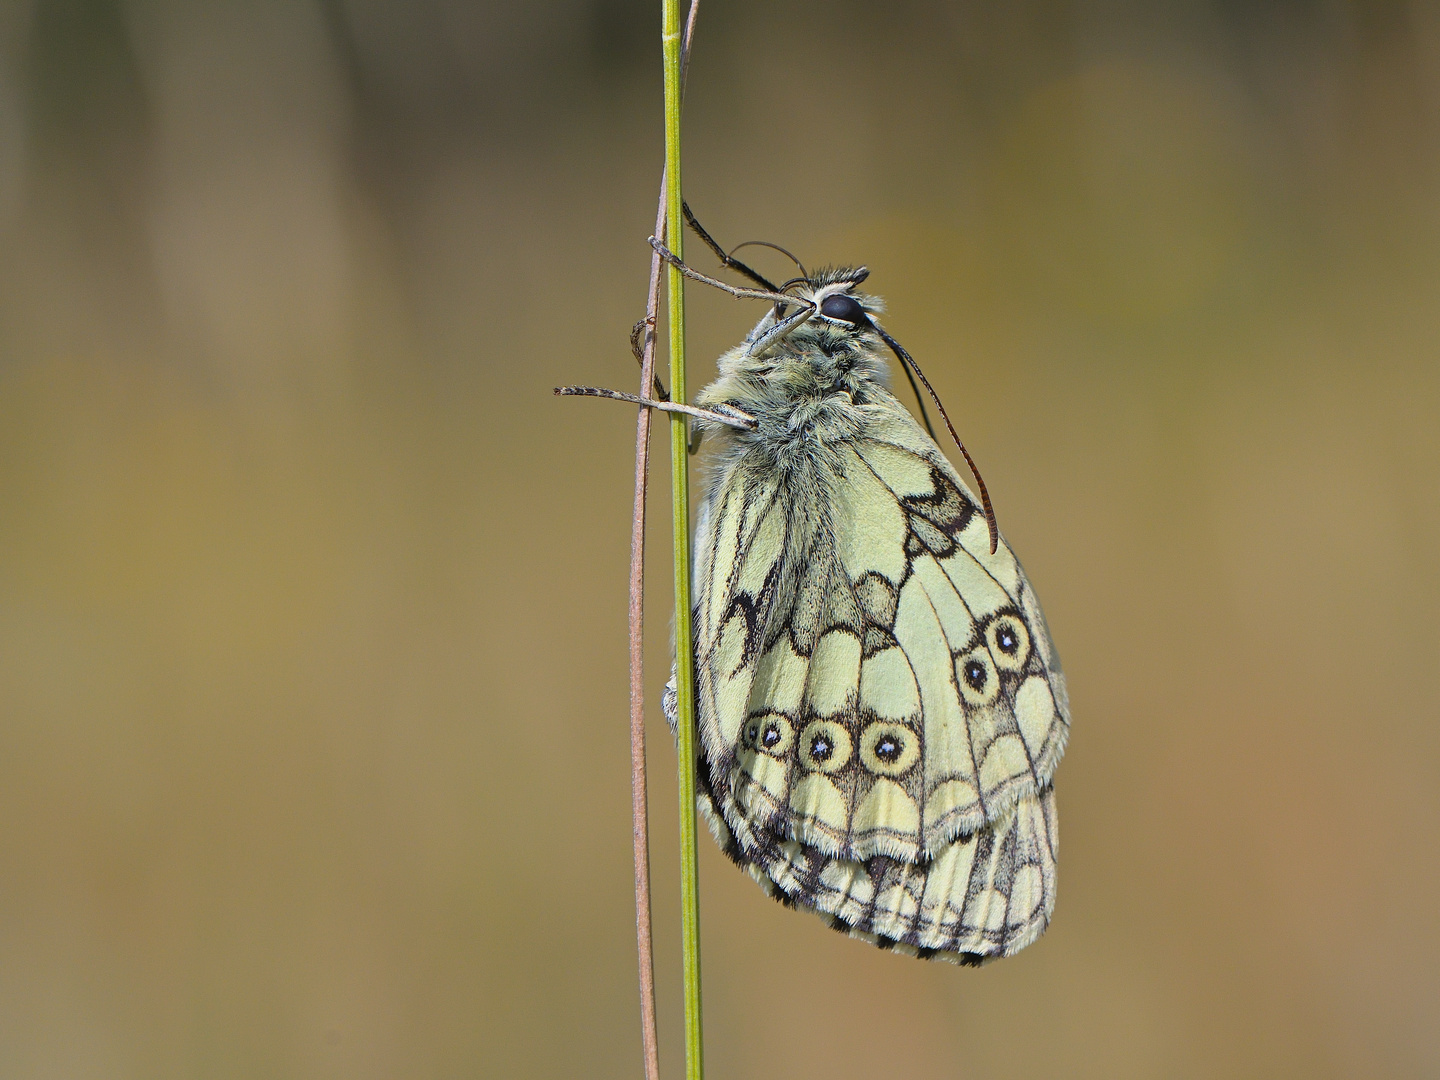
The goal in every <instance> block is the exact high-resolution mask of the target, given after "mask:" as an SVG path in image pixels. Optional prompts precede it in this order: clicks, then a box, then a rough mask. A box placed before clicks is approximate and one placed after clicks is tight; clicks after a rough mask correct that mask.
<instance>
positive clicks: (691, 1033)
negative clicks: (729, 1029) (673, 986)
mask: <svg viewBox="0 0 1440 1080" xmlns="http://www.w3.org/2000/svg"><path fill="white" fill-rule="evenodd" d="M662 6H663V18H662V25H661V36H660V40H661V47H662V50H663V54H664V59H665V207H666V213H665V219H666V221H667V222H671V223H674V224H675V225H676V226H677V227H676V228H674V229H669V230H667V232H666V238H667V240H668V242H669V244H670V249H671V250H672V251H674V252H675V254H676V256H678V257H683V252H682V251H681V250H680V245H681V244H682V242H683V239H684V235H685V229H684V226H683V225H681V224H680V223H681V222H683V221H684V220H685V218H684V214H683V212H682V209H681V206H682V203H681V197H680V0H662ZM667 270H668V273H667V274H666V278H667V284H668V289H667V293H666V299H667V305H666V311H667V314H668V325H669V332H670V398H671V400H672V401H685V400H686V392H685V279H684V278H683V277H682V276H681V275H680V271H679V270H678V269H677V268H676V267H675V265H674V264H673V263H671V264H669V265H668V266H667ZM687 436H688V426H687V422H686V419H685V417H684V416H683V415H681V414H679V413H671V414H670V475H671V509H672V512H673V522H672V524H673V528H674V538H675V688H676V712H675V722H676V728H677V731H678V735H679V738H678V743H679V745H678V748H677V755H676V756H677V757H678V758H679V768H678V772H679V788H680V927H681V930H680V932H681V941H680V944H681V957H682V964H683V971H682V974H683V979H684V991H685V1076H686V1080H703V1077H704V1075H705V1059H704V1044H703V1040H702V1030H701V1019H700V890H699V885H700V875H699V867H698V866H697V862H696V857H697V852H696V835H695V833H696V830H695V824H696V823H695V670H694V669H695V659H694V652H693V647H692V643H691V640H690V473H689V466H690V462H689V438H688V437H687Z"/></svg>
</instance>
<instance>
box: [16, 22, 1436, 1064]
mask: <svg viewBox="0 0 1440 1080" xmlns="http://www.w3.org/2000/svg"><path fill="white" fill-rule="evenodd" d="M658 18H659V5H658V4H654V3H643V4H642V3H631V2H630V0H557V2H553V3H549V4H544V5H539V4H522V3H518V2H515V3H509V4H485V3H478V4H477V3H459V2H447V0H411V2H409V3H398V2H394V0H391V2H385V0H328V2H318V0H317V2H309V3H306V2H297V0H292V2H288V3H279V2H273V0H245V2H239V0H230V2H212V3H206V4H186V3H179V2H165V0H132V2H128V3H125V2H117V0H48V2H42V0H6V2H4V3H3V4H0V1075H3V1076H5V1077H15V1078H32V1077H33V1078H41V1077H44V1078H51V1077H56V1078H77V1080H84V1078H91V1077H94V1078H112V1077H119V1078H129V1077H136V1078H140V1077H144V1078H150V1077H157V1078H171V1077H173V1078H191V1077H205V1078H211V1077H215V1078H222V1077H223V1078H231V1077H233V1078H249V1077H261V1076H263V1077H279V1078H290V1077H295V1078H310V1077H315V1078H323V1077H345V1078H351V1077H354V1078H367V1077H375V1078H389V1077H474V1076H484V1077H576V1076H584V1077H610V1076H615V1077H631V1076H636V1075H638V1070H639V1049H638V1011H637V1006H636V1000H635V992H634V986H635V962H634V953H633V949H634V940H633V922H632V918H633V915H632V906H631V878H630V854H629V852H630V847H629V845H630V834H629V828H630V821H629V788H628V775H627V771H626V762H627V753H628V751H627V741H626V738H627V737H626V720H625V686H626V681H625V680H626V676H625V667H624V664H625V621H624V603H625V566H626V558H627V536H628V520H629V506H630V473H631V467H632V465H631V453H632V437H633V431H634V413H633V411H632V410H631V409H630V407H628V406H620V405H614V404H609V403H601V402H584V401H558V400H556V399H554V398H553V397H551V396H550V388H551V387H552V386H554V385H556V384H558V383H565V382H588V383H599V384H605V385H614V386H619V387H622V388H624V389H633V388H634V385H633V384H634V383H635V381H636V376H635V367H634V362H633V361H632V360H631V359H630V357H629V354H628V348H627V345H626V335H627V334H628V332H629V328H630V325H631V323H632V322H633V321H634V320H635V319H636V318H637V317H638V316H639V314H640V313H641V308H642V305H643V299H644V277H645V272H646V267H647V265H648V258H647V257H648V249H647V248H646V247H645V244H644V238H645V236H646V235H647V234H648V232H649V231H650V228H651V225H652V222H653V215H654V208H655V193H656V185H657V182H658V175H659V165H660V159H661V140H660V135H661V130H660V123H661V114H660V76H659V49H658ZM687 124H688V128H687V143H686V159H685V162H686V172H685V180H686V190H687V195H688V197H689V200H690V202H691V204H692V205H693V206H694V207H695V208H696V210H697V212H699V213H700V214H701V216H702V219H703V220H705V221H706V223H707V224H708V226H709V228H710V229H711V230H712V231H713V232H714V233H715V234H716V235H717V236H718V237H720V238H721V240H722V241H723V242H725V243H727V244H735V243H738V242H739V241H741V240H744V239H751V238H764V239H768V240H773V241H776V242H779V243H783V244H785V245H787V246H789V247H791V248H792V249H793V250H794V251H796V252H797V253H798V254H800V255H801V257H802V258H804V259H805V260H807V261H808V262H809V263H810V264H811V265H814V264H816V263H823V262H827V261H847V262H865V263H867V264H868V265H869V266H870V267H871V268H872V271H873V276H872V278H871V285H872V286H873V288H874V290H875V291H876V292H879V293H881V294H883V295H885V296H886V297H887V298H888V300H889V303H890V315H889V322H888V325H889V326H890V328H891V329H892V330H893V331H894V332H895V334H896V335H897V336H898V337H899V339H900V340H901V341H903V342H904V343H905V344H906V345H907V346H908V348H909V349H910V350H911V351H912V352H913V353H914V354H915V355H916V356H917V357H918V358H919V359H920V361H921V363H922V364H923V365H924V366H925V369H926V371H927V372H928V374H929V375H930V378H931V379H932V380H933V382H934V383H935V384H936V386H937V388H938V389H939V391H940V393H941V394H942V396H943V397H944V398H945V400H946V401H947V403H948V405H949V408H950V411H951V413H952V414H953V415H954V416H955V417H956V420H957V422H958V423H959V424H960V427H961V430H962V432H963V433H964V435H965V437H966V440H967V442H968V443H969V445H970V446H971V448H972V449H973V450H974V452H975V454H976V456H977V458H978V460H979V462H980V464H981V466H982V467H983V469H984V471H985V476H986V478H987V480H988V482H989V484H990V487H991V490H992V491H993V492H994V494H995V499H996V505H997V508H998V511H999V515H1000V521H1001V523H1002V526H1003V528H1004V529H1005V531H1006V534H1007V536H1008V537H1009V538H1010V540H1011V542H1012V543H1013V544H1014V545H1015V547H1016V549H1017V550H1018V551H1019V552H1020V553H1021V555H1022V557H1023V558H1024V560H1025V563H1026V566H1027V568H1028V570H1029V571H1030V574H1031V577H1032V579H1033V580H1034V582H1035V584H1036V586H1037V588H1038V591H1039V593H1040V595H1041V597H1042V598H1043V600H1044V602H1045V605H1046V609H1047V612H1048V614H1049V618H1050V622H1051V625H1052V628H1053V630H1054V633H1055V637H1056V639H1057V642H1058V644H1059V646H1060V651H1061V653H1062V654H1063V656H1064V658H1065V663H1066V668H1067V671H1068V673H1069V677H1070V680H1071V683H1070V685H1071V690H1072V701H1073V707H1074V717H1075V726H1074V734H1073V738H1072V741H1071V749H1070V752H1069V754H1068V757H1067V759H1066V761H1065V763H1064V765H1063V766H1062V768H1061V770H1060V773H1059V783H1058V790H1059V801H1060V807H1061V819H1062V824H1063V828H1062V832H1063V836H1064V843H1063V846H1062V860H1061V885H1060V899H1059V905H1058V909H1057V913H1056V918H1055V922H1054V924H1053V926H1052V927H1051V929H1050V931H1049V933H1048V934H1047V935H1046V936H1045V937H1044V938H1043V939H1042V940H1041V941H1040V942H1039V943H1038V944H1036V945H1035V946H1033V947H1031V948H1030V949H1028V950H1026V951H1025V952H1024V953H1023V954H1022V955H1020V956H1019V957H1017V958H1015V959H1012V960H1007V961H1005V962H1003V963H1000V964H997V965H993V966H991V967H988V968H985V969H983V970H978V971H976V970H958V969H955V968H952V967H949V966H942V965H927V964H923V963H920V962H917V961H914V960H909V959H906V958H902V957H896V956H890V955H884V954H881V953H879V952H877V951H875V950H872V949H870V948H868V947H866V946H863V945H861V944H859V943H855V942H851V941H849V940H847V939H844V938H842V937H840V936H838V935H835V934H833V933H832V932H830V931H828V930H825V929H824V928H823V927H822V926H821V925H820V924H819V923H818V921H816V920H814V919H812V918H809V917H807V916H804V915H801V914H797V913H792V912H787V911H785V910H783V909H781V908H780V907H779V906H778V905H776V904H774V903H772V902H771V901H768V900H766V899H765V898H764V897H763V896H762V895H761V894H760V892H759V890H758V889H756V888H755V886H754V885H753V884H752V883H750V882H749V881H748V880H747V879H745V878H743V877H742V876H741V875H740V874H739V873H738V872H736V871H734V870H733V869H732V868H731V867H730V866H729V865H728V864H726V863H724V862H723V860H722V859H721V857H720V856H719V854H718V852H717V851H716V850H715V849H714V847H713V845H711V844H710V842H709V841H708V839H707V840H705V841H704V848H703V851H702V864H701V873H702V879H703V880H702V900H703V919H704V926H703V930H704V944H705V949H706V952H705V994H706V1006H707V1013H706V1024H707V1029H706V1030H707V1035H708V1043H707V1050H708V1065H709V1072H710V1075H711V1076H712V1077H715V1078H761V1077H781V1076H783V1077H792V1076H793V1077H825V1078H843V1077H873V1076H877V1075H881V1076H895V1077H902V1076H903V1077H912V1076H913V1077H1031V1076H1033V1077H1054V1076H1094V1077H1211V1076H1257V1077H1258V1076H1305V1077H1312V1078H1313V1077H1321V1078H1323V1077H1352V1076H1353V1077H1420V1076H1436V1075H1440V916H1437V893H1440V855H1437V846H1440V764H1437V755H1440V574H1437V569H1436V555H1437V548H1440V302H1437V286H1440V9H1437V8H1436V7H1435V6H1434V5H1433V4H1430V3H1425V2H1423V0H1415V2H1411V3H1405V2H1401V0H1396V2H1378V0H1377V2H1363V3H1362V2H1351V3H1347V2H1344V0H1327V2H1320V0H1315V2H1307V0H1283V2H1282V0H1257V2H1252V3H1224V2H1215V3H1200V2H1180V3H1172V4H1142V3H1123V2H1118V0H1116V2H1110V3H1095V4H1071V5H1064V4H1054V3H1050V4H1047V3H1039V2H1033V0H1032V2H1024V3H1016V4H986V3H979V2H969V3H953V4H941V3H923V2H919V0H916V2H903V3H888V4H861V3H856V2H852V0H835V2H830V3H825V4H819V3H812V4H804V3H794V2H787V3H783V4H778V5H777V4H769V3H760V2H758V0H739V2H734V3H718V2H715V0H706V6H705V7H703V8H702V12H701V17H700V26H699V31H698V37H697V44H696V51H695V57H694V62H693V65H692V69H691V83H690V91H689V97H688V102H687ZM691 250H692V252H695V253H696V254H697V260H696V261H697V262H698V263H700V264H701V265H705V261H704V260H703V259H700V258H699V257H698V256H699V254H700V252H699V248H698V245H696V246H692V248H691ZM756 258H757V262H759V263H760V264H761V265H762V266H766V267H768V268H770V269H772V270H773V271H774V272H777V273H781V272H784V270H783V266H782V265H780V264H779V263H776V264H775V265H773V266H772V265H771V264H770V263H769V262H767V261H766V260H767V259H770V258H771V256H769V255H766V254H764V253H763V252H762V253H760V254H759V255H757V257H756ZM690 297H691V304H690V313H691V319H692V331H691V336H690V345H691V349H692V355H693V356H694V358H695V359H694V364H695V375H694V382H695V383H696V385H697V386H698V385H699V384H700V383H701V382H702V381H703V380H704V379H705V378H708V375H709V372H711V371H713V359H712V358H713V357H714V356H715V355H717V354H718V353H719V352H720V351H721V350H722V349H724V348H725V347H727V346H728V345H729V344H731V343H733V342H734V341H735V340H736V339H737V338H738V337H739V335H740V334H741V333H742V332H743V331H744V329H745V328H746V327H747V326H748V325H749V323H750V321H751V320H753V319H754V318H756V317H758V312H757V311H755V310H753V309H751V308H749V307H746V306H741V305H737V304H735V303H734V302H733V301H730V300H728V299H727V298H724V297H720V296H717V295H714V294H712V293H710V292H709V291H701V290H695V289H692V290H691V292H690ZM663 445H664V444H663V443H661V444H660V447H661V456H660V459H659V460H660V463H661V472H660V476H661V482H660V483H659V484H658V486H657V491H656V493H655V494H656V501H655V502H654V506H655V508H656V511H657V512H656V514H655V516H654V517H652V522H653V525H654V527H653V528H652V533H651V535H652V548H651V550H652V554H653V555H654V559H653V562H652V568H653V575H654V576H653V582H654V584H653V587H652V589H651V593H650V605H651V612H652V618H651V624H650V630H651V634H650V650H649V681H650V683H651V685H652V686H653V687H655V688H657V689H658V686H659V684H660V683H661V682H662V681H663V677H664V675H665V672H666V669H668V666H669V662H668V656H667V631H668V619H667V617H666V615H665V607H666V605H667V604H668V603H669V589H668V586H667V581H668V568H667V565H666V562H665V551H666V542H667V536H668V532H667V527H666V524H665V522H666V518H665V513H664V506H665V501H666V500H667V499H668V495H667V491H666V485H665V483H664V482H663V478H664V473H663V461H664V457H663ZM653 719H654V722H653V725H652V728H651V742H650V745H651V750H652V753H651V758H652V761H653V766H654V780H653V786H652V807H653V819H654V830H655V858H654V864H655V874H656V894H655V902H656V910H657V920H658V925H657V933H658V946H657V947H658V974H659V984H660V994H661V1000H660V1009H661V1017H660V1019H661V1024H662V1029H663V1046H662V1064H663V1067H664V1068H665V1070H666V1073H667V1075H670V1076H676V1075H678V1070H679V1068H680V1064H681V1060H680V1059H681V1054H680V1045H679V1041H678V1032H679V1019H680V1018H679V1008H678V1000H679V979H678V967H679V957H678V949H677V934H678V925H677V906H678V898H677V894H678V889H677V886H676V866H675V820H676V817H675V796H674V787H673V779H672V777H673V770H674V754H673V751H672V749H671V744H670V738H669V734H668V732H667V731H666V730H665V727H664V724H663V721H661V720H660V719H659V716H658V710H656V715H655V717H654V718H653Z"/></svg>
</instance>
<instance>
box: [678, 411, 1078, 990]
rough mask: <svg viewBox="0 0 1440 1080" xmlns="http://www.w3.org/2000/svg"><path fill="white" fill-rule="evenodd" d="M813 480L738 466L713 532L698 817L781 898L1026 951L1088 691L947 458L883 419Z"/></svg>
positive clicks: (895, 936)
mask: <svg viewBox="0 0 1440 1080" xmlns="http://www.w3.org/2000/svg"><path fill="white" fill-rule="evenodd" d="M870 433H871V435H872V437H870V438H867V439H860V440H855V441H854V442H852V443H849V444H847V445H845V446H844V447H842V448H840V449H839V450H838V451H837V453H836V454H835V456H834V461H833V464H831V465H830V466H829V471H828V472H826V473H825V474H824V475H822V476H819V477H818V478H817V477H814V476H812V477H807V478H805V480H804V482H803V483H798V484H797V483H796V482H795V481H793V479H792V480H790V481H788V482H787V481H786V480H784V479H777V478H776V473H775V471H774V470H770V471H769V472H765V471H763V470H756V471H755V472H754V473H753V474H750V473H746V472H745V471H744V462H743V461H732V462H731V463H730V464H729V466H728V470H727V471H726V472H722V473H721V474H720V475H719V476H717V478H716V481H715V483H714V484H713V485H712V488H711V492H710V496H709V497H708V498H707V500H706V503H705V505H704V507H703V508H702V514H701V519H700V523H699V526H698V527H697V544H696V570H695V573H696V596H697V604H696V608H695V616H694V617H695V647H696V661H697V663H696V679H697V686H696V690H697V695H696V701H697V722H698V725H699V733H700V742H699V745H700V754H701V761H700V766H701V776H702V784H701V795H700V809H701V811H702V812H703V813H704V815H705V817H706V819H707V821H708V822H709V824H710V827H711V829H712V831H713V832H714V833H715V835H716V838H717V840H719V841H720V843H721V846H722V847H723V848H724V849H725V850H726V852H727V854H729V855H730V857H731V858H732V859H734V860H735V861H736V862H737V863H740V864H741V865H742V866H744V867H745V868H746V869H747V870H748V871H749V872H750V873H751V874H752V875H753V876H754V877H755V878H756V879H757V880H758V881H760V882H761V884H762V885H763V886H765V887H766V889H767V891H769V892H771V893H772V895H775V896H776V897H777V898H779V899H782V900H784V901H786V902H788V903H793V904H796V905H799V906H804V907H808V908H811V909H813V910H814V911H816V912H817V913H819V914H820V915H822V917H824V918H826V919H827V921H829V922H831V923H832V925H835V926H836V928H837V929H842V930H846V931H848V932H850V933H852V934H854V935H855V936H859V937H865V938H866V939H867V940H874V941H876V942H878V943H881V944H886V945H888V946H890V947H894V948H899V949H902V950H906V951H915V952H917V953H918V954H921V955H925V956H936V957H942V958H948V959H952V960H961V961H970V962H978V961H979V960H981V959H984V958H987V957H993V956H1000V955H1009V954H1011V953H1013V952H1015V951H1017V950H1018V949H1020V948H1023V947H1024V946H1025V945H1026V944H1028V943H1029V942H1031V941H1033V940H1034V939H1035V938H1036V937H1037V936H1038V935H1039V934H1040V933H1041V932H1042V931H1043V930H1044V928H1045V925H1046V924H1047V923H1048V921H1049V918H1050V913H1051V911H1052V910H1053V906H1054V899H1055V852H1056V843H1057V839H1056V825H1055V806H1054V791H1053V787H1052V778H1053V773H1054V770H1055V767H1056V765H1057V764H1058V763H1059V760H1060V757H1061V755H1062V754H1063V752H1064V747H1065V740H1066V736H1067V734H1068V730H1069V706H1068V700H1067V697H1066V693H1065V685H1064V676H1063V674H1062V673H1061V670H1060V664H1059V660H1058V658H1057V657H1056V655H1055V651H1054V647H1053V645H1052V644H1051V642H1050V637H1049V633H1048V630H1047V629H1046V627H1045V623H1044V617H1043V615H1042V614H1041V613H1040V608H1039V605H1038V603H1037V602H1036V600H1035V597H1034V594H1033V592H1031V590H1030V586H1029V583H1028V581H1027V580H1026V578H1025V575H1024V573H1023V571H1022V570H1021V568H1020V565H1019V563H1018V561H1017V560H1016V559H1015V557H1014V555H1013V554H1012V553H1011V552H1010V549H1009V548H1008V546H1007V545H1005V544H1004V543H1003V542H1002V543H1001V544H1000V546H999V549H998V551H997V552H996V554H995V555H991V554H990V553H989V537H988V533H987V530H986V526H985V520H984V516H983V515H982V514H981V513H980V512H979V510H978V507H977V501H976V500H975V498H974V497H973V496H972V495H971V494H970V492H969V491H968V489H967V488H966V487H965V485H964V484H963V482H962V481H961V480H960V478H959V476H958V475H957V474H956V473H955V470H954V468H953V467H952V466H951V465H950V463H949V462H948V461H947V460H946V459H945V458H944V457H943V456H942V455H941V454H940V453H939V451H938V450H937V449H936V448H935V446H934V444H933V443H932V442H930V440H929V439H928V438H927V437H926V436H925V435H924V433H923V432H921V431H920V430H919V428H918V427H917V426H916V425H915V423H914V421H913V420H912V419H910V417H909V416H908V414H903V413H902V414H900V415H898V416H897V415H895V414H894V413H893V411H886V412H885V413H884V414H883V415H881V416H879V417H878V418H877V421H876V422H875V423H873V424H872V425H871V427H870Z"/></svg>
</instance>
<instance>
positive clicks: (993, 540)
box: [870, 319, 1000, 555]
mask: <svg viewBox="0 0 1440 1080" xmlns="http://www.w3.org/2000/svg"><path fill="white" fill-rule="evenodd" d="M870 325H871V326H873V327H875V332H876V333H878V334H879V335H880V337H881V338H882V339H883V340H884V342H885V344H886V345H889V346H890V351H891V352H893V353H894V354H895V355H896V356H898V357H899V358H900V363H901V365H902V366H903V367H904V368H905V373H906V374H907V375H909V374H910V372H911V371H914V372H915V375H916V376H917V377H918V378H919V379H920V381H921V382H922V383H924V384H925V389H926V391H927V392H928V393H929V394H930V400H931V401H933V402H935V408H937V409H939V410H940V419H942V420H944V421H945V426H946V427H947V428H949V429H950V437H951V438H952V439H954V440H955V445H956V446H958V447H959V448H960V453H962V454H964V455H965V464H967V465H969V466H970V474H971V475H972V476H974V477H975V483H977V484H978V485H980V502H981V504H982V506H983V507H984V509H985V525H986V527H988V528H989V530H990V554H991V555H994V554H995V552H996V551H997V550H998V549H999V547H1000V528H999V526H997V525H996V524H995V507H994V506H992V505H991V503H990V492H989V491H988V490H986V488H985V478H984V477H983V476H981V475H980V470H979V469H978V468H976V467H975V459H974V458H972V457H971V456H970V451H969V450H966V449H965V444H964V443H963V442H961V441H960V435H959V433H958V432H957V431H956V430H955V425H954V424H952V423H951V422H950V415H949V414H948V413H947V412H946V411H945V406H944V405H943V404H941V402H940V395H939V394H937V393H935V388H934V387H933V386H931V385H930V380H929V379H927V378H925V373H924V372H923V371H921V370H920V365H919V364H917V363H915V359H914V357H912V356H911V355H910V354H909V353H908V352H906V351H905V350H904V348H902V347H901V345H900V343H899V342H898V341H896V340H895V339H894V338H893V337H891V336H890V335H889V334H887V333H886V332H885V331H884V330H882V329H880V327H879V325H878V324H877V323H876V322H875V320H873V319H872V320H870ZM910 385H911V386H912V387H913V386H914V385H915V379H914V378H912V379H911V380H910ZM915 397H916V398H917V399H918V398H919V397H920V391H919V390H916V391H915ZM920 410H921V413H922V414H923V413H924V410H925V405H924V403H923V402H922V403H921V405H920ZM926 427H929V424H928V422H927V424H926ZM930 434H931V436H932V437H933V436H934V434H935V433H934V431H933V430H932V431H931V433H930Z"/></svg>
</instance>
